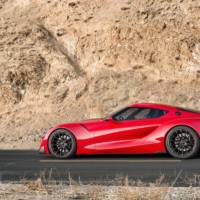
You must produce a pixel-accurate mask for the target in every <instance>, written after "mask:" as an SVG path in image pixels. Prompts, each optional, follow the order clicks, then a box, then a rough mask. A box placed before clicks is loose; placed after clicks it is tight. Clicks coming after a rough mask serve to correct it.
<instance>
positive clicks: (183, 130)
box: [165, 126, 200, 159]
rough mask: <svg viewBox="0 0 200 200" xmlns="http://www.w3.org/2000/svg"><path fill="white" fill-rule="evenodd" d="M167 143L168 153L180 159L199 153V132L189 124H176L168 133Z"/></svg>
mask: <svg viewBox="0 0 200 200" xmlns="http://www.w3.org/2000/svg"><path fill="white" fill-rule="evenodd" d="M165 145H166V149H167V151H168V153H169V154H170V155H171V156H173V157H175V158H179V159H188V158H192V157H194V156H196V155H197V153H198V152H199V149H200V144H199V137H198V135H197V133H196V132H195V131H194V130H193V129H192V128H190V127H187V126H176V127H174V128H173V129H171V130H170V131H169V133H168V134H167V137H166V140H165Z"/></svg>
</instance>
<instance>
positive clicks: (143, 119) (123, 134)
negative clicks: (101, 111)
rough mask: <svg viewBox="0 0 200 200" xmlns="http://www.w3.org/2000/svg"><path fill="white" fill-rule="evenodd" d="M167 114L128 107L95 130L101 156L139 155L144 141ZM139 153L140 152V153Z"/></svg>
mask: <svg viewBox="0 0 200 200" xmlns="http://www.w3.org/2000/svg"><path fill="white" fill-rule="evenodd" d="M166 113H167V112H166V111H163V110H158V109H151V108H135V107H128V108H125V109H124V110H122V111H120V113H116V114H115V115H113V116H112V117H111V118H109V119H107V120H106V121H104V122H103V123H101V125H100V126H99V127H96V128H95V129H93V130H90V131H92V132H93V135H94V143H95V144H94V145H95V149H96V152H97V153H99V154H101V153H102V154H106V153H107V154H113V153H116V154H117V153H120V154H121V153H137V151H140V150H139V149H140V146H141V145H142V140H143V139H144V138H145V137H146V136H148V134H150V133H151V132H152V131H154V130H155V129H156V128H158V127H159V126H160V125H161V124H162V123H164V121H165V114H166ZM138 153H139V152H138Z"/></svg>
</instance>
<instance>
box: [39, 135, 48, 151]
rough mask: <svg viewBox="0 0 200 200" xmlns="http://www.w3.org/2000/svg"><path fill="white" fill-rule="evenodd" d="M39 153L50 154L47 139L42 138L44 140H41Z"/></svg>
mask: <svg viewBox="0 0 200 200" xmlns="http://www.w3.org/2000/svg"><path fill="white" fill-rule="evenodd" d="M38 152H39V153H40V154H49V148H48V140H46V139H45V137H42V139H41V143H40V147H39V149H38Z"/></svg>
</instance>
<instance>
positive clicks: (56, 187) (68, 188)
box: [0, 173, 200, 200]
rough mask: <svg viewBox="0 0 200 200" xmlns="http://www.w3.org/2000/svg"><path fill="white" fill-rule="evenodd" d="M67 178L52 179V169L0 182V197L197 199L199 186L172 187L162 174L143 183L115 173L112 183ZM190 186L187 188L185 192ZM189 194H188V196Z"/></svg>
mask: <svg viewBox="0 0 200 200" xmlns="http://www.w3.org/2000/svg"><path fill="white" fill-rule="evenodd" d="M68 179H69V180H67V181H66V182H61V181H57V182H55V181H54V182H53V181H52V179H51V173H50V175H49V178H48V179H47V178H46V179H45V178H44V176H43V175H42V174H41V178H39V179H37V180H35V181H27V180H25V179H24V180H21V181H20V182H19V183H9V184H3V183H2V184H0V199H2V200H3V199H5V200H11V199H12V200H17V199H41V200H45V199H46V200H47V199H48V200H51V199H52V200H53V199H60V200H64V199H70V200H72V199H79V200H82V199H90V200H122V199H124V200H147V199H153V200H161V199H166V200H167V199H173V200H174V199H180V198H181V199H197V198H196V197H198V195H200V193H199V192H198V191H199V188H189V187H188V188H173V187H171V186H169V185H166V184H164V183H163V180H164V179H165V177H164V176H163V175H162V176H160V178H159V179H157V180H156V181H155V182H154V183H151V184H149V186H146V184H144V183H142V182H141V181H137V183H136V182H135V183H134V185H135V186H133V183H132V182H131V181H129V178H128V177H122V176H118V177H117V178H116V179H115V180H114V181H115V183H116V184H115V185H111V186H105V185H97V184H95V185H93V184H92V183H91V184H87V185H86V184H82V183H81V182H76V181H75V180H73V179H72V178H71V176H70V174H68ZM172 186H173V185H172ZM188 190H189V192H188ZM188 195H189V196H188Z"/></svg>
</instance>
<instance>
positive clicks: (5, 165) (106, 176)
mask: <svg viewBox="0 0 200 200" xmlns="http://www.w3.org/2000/svg"><path fill="white" fill-rule="evenodd" d="M39 177H42V178H44V179H46V180H62V181H66V182H67V181H69V180H70V181H72V180H74V181H78V182H81V183H98V184H108V185H109V184H121V182H122V181H123V180H124V177H128V179H129V182H130V183H131V184H139V183H140V181H141V182H143V183H144V184H149V183H155V182H159V180H162V183H167V184H170V185H174V186H175V185H176V186H188V185H193V186H199V185H200V156H199V157H197V158H195V159H190V160H177V159H174V158H172V157H170V156H168V155H124V156H122V155H121V156H119V155H114V156H113V155H108V156H81V157H77V158H73V159H69V160H59V159H54V158H51V157H49V156H45V155H40V154H38V153H37V152H36V151H31V150H29V151H27V150H0V181H2V182H9V181H18V180H21V179H24V180H35V179H37V178H39ZM161 177H162V178H161Z"/></svg>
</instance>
